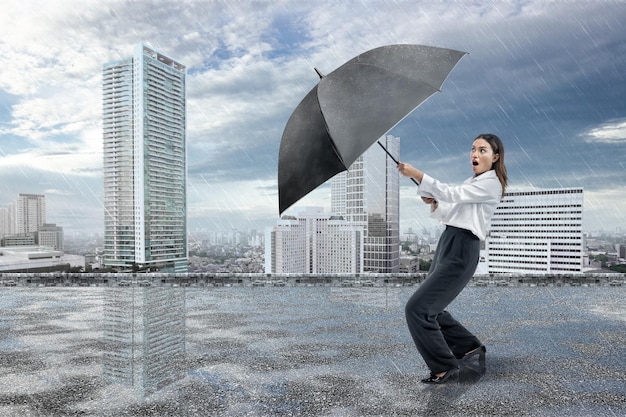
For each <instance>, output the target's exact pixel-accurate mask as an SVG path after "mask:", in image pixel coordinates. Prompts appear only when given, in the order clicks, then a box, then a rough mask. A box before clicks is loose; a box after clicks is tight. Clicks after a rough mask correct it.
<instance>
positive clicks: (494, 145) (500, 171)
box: [474, 133, 509, 197]
mask: <svg viewBox="0 0 626 417" xmlns="http://www.w3.org/2000/svg"><path fill="white" fill-rule="evenodd" d="M476 139H484V140H486V141H487V142H488V143H489V145H491V149H493V153H495V154H497V155H498V156H499V157H498V160H497V161H496V162H494V163H493V165H492V166H491V169H494V170H495V171H496V175H497V176H498V179H499V180H500V184H501V185H502V197H504V191H505V190H506V187H507V184H508V182H509V177H508V176H507V174H506V166H505V165H504V145H503V144H502V141H501V140H500V138H499V137H497V136H496V135H492V134H491V133H484V134H481V135H478V136H477V137H476ZM476 139H474V140H476Z"/></svg>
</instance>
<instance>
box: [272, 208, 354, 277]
mask: <svg viewBox="0 0 626 417" xmlns="http://www.w3.org/2000/svg"><path fill="white" fill-rule="evenodd" d="M363 233H364V230H363V227H362V226H359V225H355V224H352V223H349V222H347V221H346V220H344V219H343V218H342V217H340V216H335V215H332V214H329V213H324V212H323V209H322V208H321V207H307V208H304V209H303V210H302V211H300V212H299V213H298V214H297V215H296V216H285V217H283V218H282V219H281V220H279V221H278V222H277V224H276V226H273V227H270V228H267V229H266V236H265V272H267V273H311V274H315V273H318V274H319V273H360V272H362V271H363V256H362V252H363V243H364V241H363Z"/></svg>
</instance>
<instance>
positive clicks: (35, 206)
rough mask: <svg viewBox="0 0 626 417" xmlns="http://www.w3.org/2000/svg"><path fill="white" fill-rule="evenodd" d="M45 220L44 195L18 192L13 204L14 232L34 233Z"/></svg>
mask: <svg viewBox="0 0 626 417" xmlns="http://www.w3.org/2000/svg"><path fill="white" fill-rule="evenodd" d="M45 222H46V196H44V195H41V194H18V196H17V201H16V204H15V233H16V234H27V233H34V232H36V231H37V229H38V228H39V226H41V225H43V224H44V223H45Z"/></svg>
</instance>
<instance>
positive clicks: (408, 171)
mask: <svg viewBox="0 0 626 417" xmlns="http://www.w3.org/2000/svg"><path fill="white" fill-rule="evenodd" d="M398 172H400V174H402V175H404V176H405V177H409V178H415V179H416V180H417V182H422V178H424V173H423V172H422V171H420V170H419V169H417V168H415V167H413V166H412V165H411V164H408V163H406V162H400V163H398Z"/></svg>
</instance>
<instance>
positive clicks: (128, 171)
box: [102, 44, 187, 272]
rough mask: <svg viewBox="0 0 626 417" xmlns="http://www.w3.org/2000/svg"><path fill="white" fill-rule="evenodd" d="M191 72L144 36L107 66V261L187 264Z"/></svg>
mask: <svg viewBox="0 0 626 417" xmlns="http://www.w3.org/2000/svg"><path fill="white" fill-rule="evenodd" d="M185 72H186V69H185V66H184V65H182V64H180V63H178V62H176V61H175V60H173V59H172V58H169V57H167V56H165V55H163V54H161V53H159V52H157V51H155V50H154V49H152V48H150V47H148V46H146V45H143V44H140V45H137V46H136V47H135V50H134V54H133V56H132V57H131V58H128V59H124V60H121V61H116V62H111V63H107V64H105V65H104V66H103V80H102V97H103V141H104V214H105V215H104V265H105V266H106V267H114V268H119V269H130V268H131V267H133V266H135V265H136V266H138V267H154V268H158V269H160V270H161V271H164V272H187V206H186V183H187V181H186V177H187V174H186V142H185V135H186V132H185V118H186V109H185V105H186V104H185Z"/></svg>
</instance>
